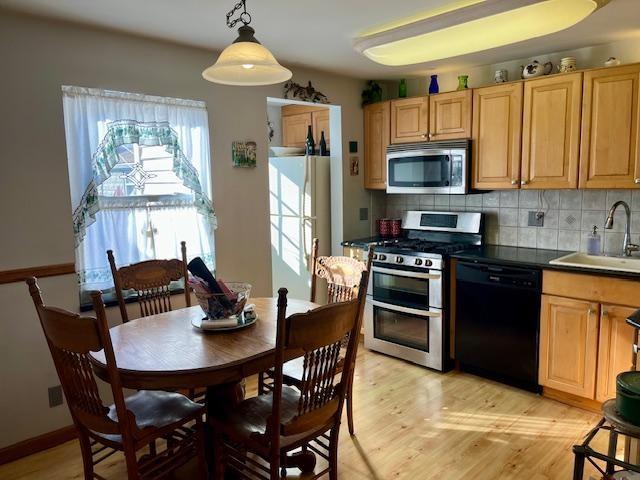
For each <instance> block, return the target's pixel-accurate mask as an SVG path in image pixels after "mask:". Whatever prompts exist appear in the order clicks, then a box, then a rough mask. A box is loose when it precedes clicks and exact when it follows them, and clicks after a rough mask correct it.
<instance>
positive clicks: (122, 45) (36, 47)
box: [0, 9, 370, 448]
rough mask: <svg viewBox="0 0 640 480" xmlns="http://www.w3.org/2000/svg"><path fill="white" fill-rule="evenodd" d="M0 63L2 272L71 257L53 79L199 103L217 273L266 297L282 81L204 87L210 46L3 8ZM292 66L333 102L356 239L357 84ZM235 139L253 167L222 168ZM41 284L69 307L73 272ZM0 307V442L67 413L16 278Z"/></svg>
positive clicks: (0, 290)
mask: <svg viewBox="0 0 640 480" xmlns="http://www.w3.org/2000/svg"><path fill="white" fill-rule="evenodd" d="M229 35H230V38H231V37H232V33H231V32H230V33H229ZM0 58H1V59H2V64H1V65H2V66H1V67H0V111H1V112H2V127H1V128H0V145H2V148H1V149H0V152H1V153H0V159H1V162H2V168H1V169H0V205H1V207H0V208H1V211H0V214H1V216H0V222H1V223H0V232H2V233H1V234H0V270H8V269H13V268H23V267H28V266H35V265H47V264H55V263H65V262H72V261H74V250H73V236H72V226H71V211H70V203H69V188H68V176H67V160H66V147H65V140H64V127H63V116H62V100H61V91H60V86H61V85H63V84H66V85H80V86H86V87H100V88H106V89H112V90H122V91H127V92H141V93H146V94H151V95H161V96H171V97H181V98H191V99H198V100H204V101H205V102H206V103H207V109H208V111H209V125H210V129H211V131H210V135H211V143H212V146H211V148H212V159H213V189H214V193H213V199H214V203H215V208H216V212H217V214H218V222H219V228H218V230H217V232H216V247H217V265H218V271H219V273H220V275H222V276H223V277H225V278H238V279H243V280H246V281H249V282H251V283H252V284H253V285H254V293H255V294H256V295H270V292H271V275H270V264H271V261H270V241H269V219H268V205H269V202H268V178H267V171H268V170H267V162H266V159H267V156H268V151H267V143H268V142H267V136H266V97H267V96H270V97H281V96H282V95H281V94H282V87H281V86H278V85H277V86H269V87H260V88H238V87H226V86H218V85H213V84H211V83H209V82H206V81H204V80H203V79H202V78H201V76H200V73H201V71H202V70H203V69H204V68H205V67H206V66H208V65H210V64H211V63H212V62H213V60H214V59H215V58H216V55H215V53H212V52H207V51H204V50H199V49H195V48H189V47H184V46H179V45H174V44H170V43H163V42H159V41H153V40H148V39H143V38H137V37H134V36H129V35H125V34H119V33H114V32H106V31H100V30H94V29H90V28H84V27H81V26H77V25H73V24H66V23H59V22H53V21H50V20H43V19H38V18H34V17H27V16H21V15H17V14H13V13H10V12H7V11H4V10H1V9H0ZM293 70H294V77H293V79H294V81H297V82H299V83H306V82H307V81H308V80H311V81H313V84H314V86H316V87H317V88H318V89H319V90H320V91H322V92H323V93H325V94H326V95H327V96H328V97H329V99H330V100H331V101H332V103H335V104H338V105H341V106H342V113H343V118H342V124H343V143H344V145H343V151H344V152H345V159H344V162H343V172H344V173H343V174H344V182H343V185H344V187H343V189H344V196H345V200H346V201H345V211H344V235H345V237H351V238H353V237H356V236H363V235H366V234H368V232H369V229H370V225H369V222H368V221H364V222H362V221H360V220H359V217H358V209H359V208H360V207H369V205H370V198H369V197H370V196H369V194H368V193H367V192H366V191H365V190H364V189H363V188H362V174H361V175H360V176H358V177H350V176H349V173H348V161H347V158H346V155H347V154H346V152H348V141H349V140H356V141H358V144H359V145H360V151H361V152H362V111H361V109H360V92H361V90H362V88H363V84H364V82H362V81H360V80H355V79H350V78H347V77H339V76H336V75H333V74H328V73H322V72H318V71H312V70H308V69H301V68H294V69H293ZM346 73H348V72H346ZM233 140H255V141H256V142H257V144H258V158H259V160H258V166H257V168H256V169H252V170H247V169H234V168H232V166H231V158H230V152H231V142H232V141H233ZM360 156H362V154H361V153H360ZM42 287H43V290H44V294H45V298H46V299H47V300H48V301H50V302H51V303H55V304H58V305H60V306H63V307H66V308H69V309H72V310H73V309H77V306H78V305H77V304H78V301H77V298H78V297H77V288H76V284H75V279H74V276H73V275H68V276H64V277H57V278H51V279H44V280H43V281H42ZM0 305H2V313H0V385H1V388H2V391H3V395H2V396H0V416H1V418H0V423H2V425H3V428H2V430H1V431H0V448H1V447H3V446H6V445H9V444H13V443H15V442H17V441H20V440H23V439H25V438H28V437H32V436H35V435H38V434H41V433H44V432H47V431H50V430H52V429H54V428H58V427H62V426H64V425H67V424H68V423H69V419H68V415H67V412H66V407H57V408H54V409H49V408H48V406H47V388H48V387H50V386H53V385H56V384H57V383H58V380H57V378H56V376H55V372H54V370H53V367H52V364H51V361H50V359H49V354H48V352H47V350H46V346H45V343H44V340H43V338H42V332H41V331H40V327H39V325H38V323H37V319H36V317H35V312H34V310H33V306H32V305H31V304H30V299H29V297H28V294H27V289H26V287H25V285H23V284H9V285H0Z"/></svg>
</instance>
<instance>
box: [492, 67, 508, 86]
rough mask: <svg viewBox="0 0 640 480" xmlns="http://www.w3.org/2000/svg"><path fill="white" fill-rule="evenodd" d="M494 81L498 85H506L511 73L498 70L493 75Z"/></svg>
mask: <svg viewBox="0 0 640 480" xmlns="http://www.w3.org/2000/svg"><path fill="white" fill-rule="evenodd" d="M493 79H494V80H495V82H496V83H505V82H508V81H509V72H508V71H507V70H496V73H495V74H494V75H493Z"/></svg>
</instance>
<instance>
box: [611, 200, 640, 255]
mask: <svg viewBox="0 0 640 480" xmlns="http://www.w3.org/2000/svg"><path fill="white" fill-rule="evenodd" d="M620 205H622V206H623V207H624V211H625V213H626V214H627V225H626V227H625V230H624V241H623V242H622V255H624V256H625V257H630V256H631V252H637V251H639V250H640V245H636V244H635V243H631V209H630V208H629V204H627V202H624V201H622V200H619V201H617V202H616V203H614V204H613V205H612V206H611V208H610V209H609V215H607V221H606V222H605V224H604V228H606V229H611V228H612V227H613V215H614V214H615V213H616V208H618V207H619V206H620Z"/></svg>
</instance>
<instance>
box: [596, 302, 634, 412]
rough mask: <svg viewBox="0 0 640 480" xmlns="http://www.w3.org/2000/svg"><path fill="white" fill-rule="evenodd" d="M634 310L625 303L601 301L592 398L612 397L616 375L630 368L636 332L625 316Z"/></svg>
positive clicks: (614, 394)
mask: <svg viewBox="0 0 640 480" xmlns="http://www.w3.org/2000/svg"><path fill="white" fill-rule="evenodd" d="M634 311H635V309H633V308H629V307H621V306H617V305H602V309H601V313H600V339H599V342H598V343H599V345H598V382H597V388H596V400H598V401H599V402H604V401H605V400H608V399H610V398H615V396H616V376H617V375H618V374H619V373H621V372H625V371H627V370H631V367H632V364H633V344H634V343H635V336H636V333H635V329H634V328H633V327H632V326H631V325H629V324H627V321H626V320H627V317H628V316H629V315H631V314H632V313H633V312H634Z"/></svg>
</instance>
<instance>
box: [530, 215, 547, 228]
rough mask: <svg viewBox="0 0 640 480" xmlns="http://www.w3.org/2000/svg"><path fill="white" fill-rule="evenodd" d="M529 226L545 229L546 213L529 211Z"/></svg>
mask: <svg viewBox="0 0 640 480" xmlns="http://www.w3.org/2000/svg"><path fill="white" fill-rule="evenodd" d="M527 225H528V226H530V227H544V212H535V211H529V222H528V223H527Z"/></svg>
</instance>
